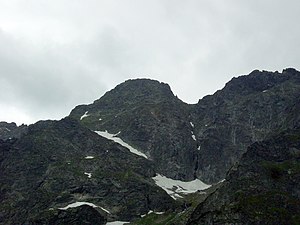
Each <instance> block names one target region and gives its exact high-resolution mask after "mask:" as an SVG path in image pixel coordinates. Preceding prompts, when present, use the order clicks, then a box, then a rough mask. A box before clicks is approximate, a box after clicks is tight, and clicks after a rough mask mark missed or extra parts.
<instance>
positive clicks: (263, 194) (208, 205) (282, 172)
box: [188, 127, 300, 225]
mask: <svg viewBox="0 0 300 225" xmlns="http://www.w3.org/2000/svg"><path fill="white" fill-rule="evenodd" d="M299 190H300V127H298V128H295V129H294V130H287V131H285V132H283V133H281V134H279V135H276V136H273V137H272V138H270V139H268V140H266V141H263V142H257V143H254V144H253V145H251V146H250V147H249V148H248V150H247V152H246V153H245V154H244V155H243V157H242V159H241V161H240V163H239V164H238V165H236V166H234V167H233V168H232V169H231V170H230V171H229V173H228V175H227V176H226V181H225V182H224V183H223V185H222V186H221V187H220V188H219V189H218V190H217V191H216V192H214V193H212V194H211V195H210V196H209V197H208V198H207V199H206V200H205V201H204V202H203V203H202V204H200V205H199V206H198V207H197V208H196V210H195V211H194V213H193V214H192V216H191V218H190V221H189V223H188V224H190V225H195V224H299V223H300V217H299V215H300V191H299Z"/></svg>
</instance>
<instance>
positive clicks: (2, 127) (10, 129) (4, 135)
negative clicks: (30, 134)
mask: <svg viewBox="0 0 300 225" xmlns="http://www.w3.org/2000/svg"><path fill="white" fill-rule="evenodd" d="M26 132H27V126H26V125H21V126H17V124H15V123H6V122H0V139H2V140H7V139H9V138H20V137H21V135H22V134H24V133H26Z"/></svg>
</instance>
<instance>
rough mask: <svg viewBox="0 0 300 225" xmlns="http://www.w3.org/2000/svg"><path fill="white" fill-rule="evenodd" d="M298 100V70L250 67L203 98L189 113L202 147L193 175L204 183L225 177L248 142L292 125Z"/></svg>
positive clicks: (297, 119)
mask: <svg viewBox="0 0 300 225" xmlns="http://www.w3.org/2000/svg"><path fill="white" fill-rule="evenodd" d="M299 99H300V73H299V72H298V71H296V70H293V69H287V70H284V71H283V73H278V72H276V73H272V72H266V71H263V72H260V71H253V72H252V73H250V74H249V75H248V76H241V77H238V78H233V79H232V80H231V81H230V82H228V83H227V84H226V86H225V87H224V88H223V89H222V90H220V91H217V92H216V93H215V94H214V95H212V96H207V97H204V98H203V99H201V100H200V101H199V103H198V104H197V106H196V110H195V111H194V113H193V117H194V120H196V121H197V123H196V124H197V125H195V134H196V137H197V140H198V144H199V145H200V146H201V148H200V152H199V156H198V161H197V163H198V170H197V176H198V177H200V178H202V179H203V180H205V181H208V182H216V181H218V180H221V179H223V178H224V177H225V173H226V171H228V169H230V167H231V166H232V165H233V164H234V163H235V162H237V161H238V160H239V159H240V157H241V155H242V154H243V153H244V152H245V151H246V149H247V147H248V146H249V145H250V144H252V143H254V142H256V141H261V140H264V139H265V138H267V137H268V136H270V135H272V134H274V133H276V132H278V131H281V130H284V129H287V128H289V127H293V126H294V125H295V124H296V123H297V122H296V121H299V111H297V109H298V108H299V106H298V105H299V104H298V103H299ZM297 107H298V108H297ZM287 120H288V121H287Z"/></svg>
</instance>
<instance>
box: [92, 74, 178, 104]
mask: <svg viewBox="0 0 300 225" xmlns="http://www.w3.org/2000/svg"><path fill="white" fill-rule="evenodd" d="M173 97H174V94H173V93H172V91H171V88H170V86H169V85H168V84H165V83H161V82H159V81H156V80H150V79H135V80H127V81H125V82H123V83H121V84H119V85H117V86H116V87H115V88H114V89H112V90H111V91H108V92H107V93H106V94H105V95H104V96H103V97H102V98H101V99H98V100H96V101H95V102H94V104H96V105H97V104H101V107H103V106H104V107H105V106H110V105H113V106H114V107H124V106H129V105H133V104H139V103H143V104H147V103H154V102H164V101H168V100H169V99H170V98H173Z"/></svg>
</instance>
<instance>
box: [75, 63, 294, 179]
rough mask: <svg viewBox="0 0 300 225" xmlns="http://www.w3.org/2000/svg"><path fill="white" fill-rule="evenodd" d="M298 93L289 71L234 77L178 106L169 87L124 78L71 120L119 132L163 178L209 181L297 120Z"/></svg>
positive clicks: (223, 174) (154, 82) (180, 102)
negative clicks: (210, 92)
mask: <svg viewBox="0 0 300 225" xmlns="http://www.w3.org/2000/svg"><path fill="white" fill-rule="evenodd" d="M299 93H300V73H299V72H298V71H296V70H294V69H286V70H284V71H283V72H282V73H278V72H275V73H273V72H266V71H263V72H260V71H257V70H256V71H253V72H252V73H250V74H249V75H247V76H241V77H238V78H233V79H232V80H231V81H230V82H228V83H227V84H226V85H225V87H224V88H223V89H222V90H220V91H217V92H216V93H215V94H214V95H211V96H206V97H204V98H203V99H201V100H199V102H198V104H196V105H188V104H185V103H183V102H182V101H180V100H179V99H178V98H177V97H175V96H174V95H173V93H172V92H171V90H170V88H169V86H168V85H166V84H163V83H159V82H157V81H152V80H147V79H140V80H129V81H126V82H124V83H122V84H120V85H118V86H117V87H116V88H115V89H113V90H111V91H109V92H107V93H106V94H105V95H104V96H103V97H101V98H100V99H99V100H96V101H95V102H94V103H93V104H90V105H81V106H77V107H76V108H75V109H74V110H72V112H71V114H70V117H72V118H74V119H77V120H79V121H80V122H81V123H82V124H83V125H85V126H86V127H88V128H90V129H92V130H108V131H110V132H111V133H117V132H121V133H120V134H119V136H120V137H122V138H123V139H124V140H126V141H127V142H129V143H130V144H132V145H133V146H135V147H136V148H138V149H139V150H140V151H142V152H144V153H145V154H147V155H148V156H149V157H150V159H151V160H152V161H153V162H154V164H155V167H156V168H157V170H158V171H159V172H160V173H162V174H164V175H166V176H168V177H172V178H176V179H184V180H192V179H194V178H200V179H202V180H203V181H205V182H208V183H214V182H218V181H220V180H222V179H223V178H224V177H225V174H226V171H228V169H230V167H231V166H232V165H233V164H234V163H235V162H237V161H238V160H239V159H240V157H241V155H242V154H243V153H244V152H245V151H246V149H247V147H248V146H249V145H250V144H252V143H254V142H255V141H260V140H263V139H264V138H266V137H268V136H269V135H270V134H272V133H274V132H276V131H280V130H283V129H286V128H288V127H291V126H293V125H294V123H295V121H297V120H299V115H298V113H297V109H296V107H298V106H297V102H299V97H300V96H299ZM83 115H86V116H83ZM297 118H298V119H297Z"/></svg>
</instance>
